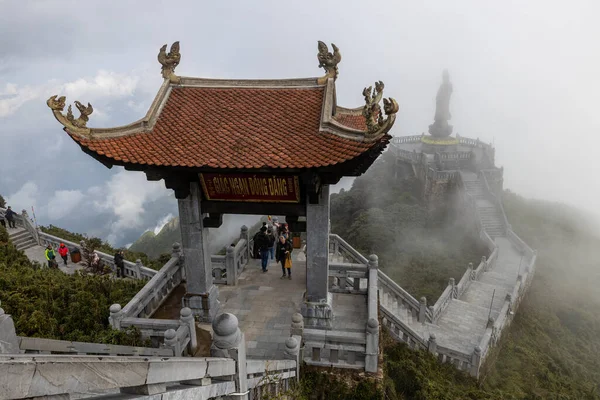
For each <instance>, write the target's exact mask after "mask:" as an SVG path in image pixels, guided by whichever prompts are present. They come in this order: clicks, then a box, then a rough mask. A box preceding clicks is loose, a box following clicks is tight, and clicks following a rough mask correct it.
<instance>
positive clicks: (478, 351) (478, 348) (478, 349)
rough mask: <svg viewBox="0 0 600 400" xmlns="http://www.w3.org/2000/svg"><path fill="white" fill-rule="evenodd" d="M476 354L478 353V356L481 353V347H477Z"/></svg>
mask: <svg viewBox="0 0 600 400" xmlns="http://www.w3.org/2000/svg"><path fill="white" fill-rule="evenodd" d="M475 353H477V354H479V353H481V347H479V346H475Z"/></svg>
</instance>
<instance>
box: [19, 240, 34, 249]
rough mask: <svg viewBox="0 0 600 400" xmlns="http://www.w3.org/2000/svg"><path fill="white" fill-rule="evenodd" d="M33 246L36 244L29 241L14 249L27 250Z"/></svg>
mask: <svg viewBox="0 0 600 400" xmlns="http://www.w3.org/2000/svg"><path fill="white" fill-rule="evenodd" d="M33 246H37V243H36V242H34V241H33V239H29V240H28V241H26V242H23V243H21V244H19V245H18V246H15V247H16V248H17V250H27V249H29V248H31V247H33Z"/></svg>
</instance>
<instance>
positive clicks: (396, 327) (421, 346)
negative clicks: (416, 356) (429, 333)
mask: <svg viewBox="0 0 600 400" xmlns="http://www.w3.org/2000/svg"><path fill="white" fill-rule="evenodd" d="M379 311H380V312H381V321H382V324H383V326H385V327H386V328H387V330H388V332H389V333H390V335H392V337H393V338H394V339H396V340H397V341H399V342H402V343H406V345H407V346H408V347H409V348H410V349H413V350H425V349H427V343H426V341H425V339H424V338H423V337H422V336H421V335H420V334H419V333H418V332H416V331H414V330H413V329H412V328H411V327H410V326H408V325H406V324H405V323H404V322H402V321H401V320H400V319H399V318H398V317H396V316H395V315H394V313H392V312H391V311H390V310H388V309H387V308H385V307H380V309H379Z"/></svg>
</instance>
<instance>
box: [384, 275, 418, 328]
mask: <svg viewBox="0 0 600 400" xmlns="http://www.w3.org/2000/svg"><path fill="white" fill-rule="evenodd" d="M377 283H378V289H379V297H384V296H386V297H389V298H392V299H393V300H394V301H396V302H397V303H398V304H402V305H403V306H404V307H406V308H407V309H409V310H410V312H411V313H412V315H413V316H414V317H415V318H417V319H418V318H420V316H419V314H420V312H421V303H420V302H419V301H418V300H417V299H415V298H414V297H413V296H412V295H411V294H410V293H408V292H407V291H406V290H404V289H403V288H402V287H401V286H400V285H398V284H397V283H396V282H394V280H393V279H391V278H390V277H389V276H387V275H386V274H385V273H383V272H382V271H381V270H378V271H377ZM384 303H387V301H385V302H384ZM419 321H421V320H420V319H419Z"/></svg>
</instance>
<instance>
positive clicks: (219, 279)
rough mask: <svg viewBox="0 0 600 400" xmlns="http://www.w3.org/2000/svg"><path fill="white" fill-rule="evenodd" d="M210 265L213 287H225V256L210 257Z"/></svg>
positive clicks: (214, 255)
mask: <svg viewBox="0 0 600 400" xmlns="http://www.w3.org/2000/svg"><path fill="white" fill-rule="evenodd" d="M210 265H211V268H212V277H213V283H214V284H215V285H226V284H227V266H226V265H225V256H222V255H216V254H213V255H211V256H210Z"/></svg>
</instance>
